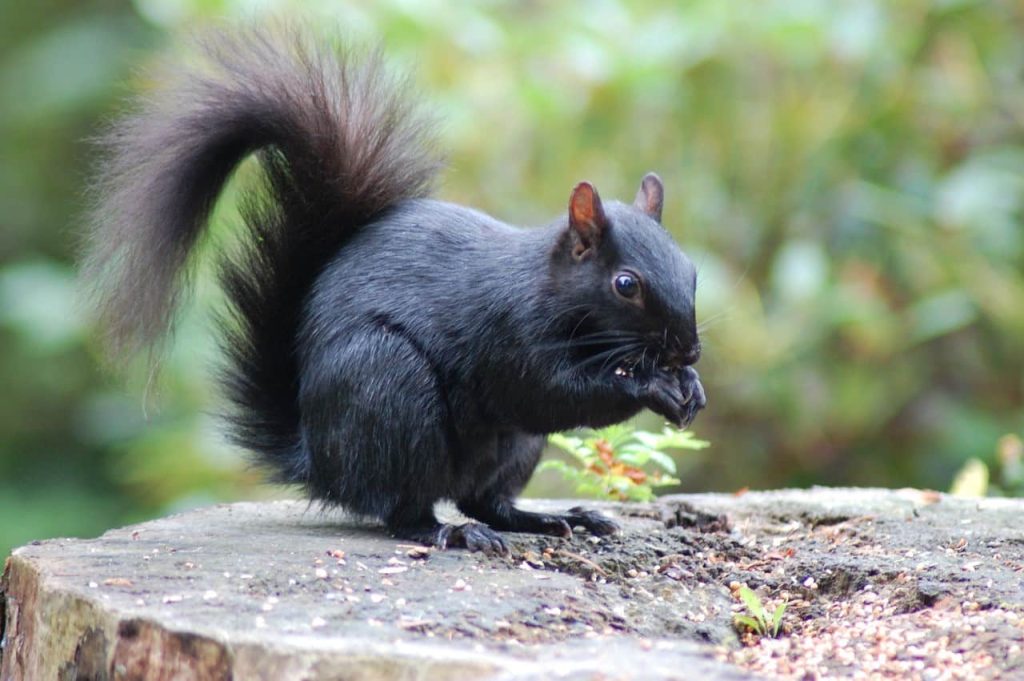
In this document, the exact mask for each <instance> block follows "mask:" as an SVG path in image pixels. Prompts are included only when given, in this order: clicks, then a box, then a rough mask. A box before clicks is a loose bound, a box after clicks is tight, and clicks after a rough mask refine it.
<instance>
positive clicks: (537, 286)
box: [83, 29, 706, 553]
mask: <svg viewBox="0 0 1024 681" xmlns="http://www.w3.org/2000/svg"><path fill="white" fill-rule="evenodd" d="M201 54H202V55H204V56H203V58H202V59H201V60H200V61H198V62H196V63H192V64H191V65H190V66H188V67H186V66H183V65H180V64H179V65H168V67H167V68H165V70H163V71H162V72H159V73H158V74H157V77H156V78H155V79H154V81H155V82H157V83H159V87H158V88H157V89H156V90H155V91H154V92H152V93H151V94H150V95H148V96H147V97H145V98H140V99H139V100H137V101H136V102H135V104H134V107H133V109H132V110H130V111H129V112H128V113H126V114H124V115H123V116H122V117H120V118H119V119H118V120H116V121H115V122H114V123H113V125H112V126H111V127H110V129H109V132H108V133H107V135H106V136H105V138H104V140H103V141H104V146H105V149H106V152H107V153H106V156H105V160H104V161H103V165H102V167H101V172H100V176H99V181H98V185H97V189H98V192H97V196H98V199H97V201H96V205H95V209H94V212H93V215H92V221H91V228H90V230H89V238H88V246H87V253H86V258H85V264H84V269H83V273H84V276H85V278H86V281H87V282H89V283H90V285H91V290H92V291H93V292H94V293H95V294H96V303H97V310H98V315H99V317H100V320H101V322H102V323H103V324H104V325H105V327H106V328H107V330H108V331H109V341H110V343H111V347H112V350H113V352H114V356H115V357H118V358H121V357H125V356H127V355H129V354H131V353H132V352H135V351H139V350H143V349H146V348H149V349H150V351H151V352H156V351H157V350H158V349H159V347H160V344H161V342H162V340H163V339H164V338H165V337H166V335H167V334H168V332H169V331H170V330H171V328H172V326H173V325H172V321H173V316H174V311H175V308H176V306H177V303H178V302H179V299H180V298H181V295H182V293H183V292H184V291H187V283H188V279H189V276H188V275H189V273H190V270H191V266H192V264H193V263H192V260H193V258H192V257H191V256H192V253H193V251H194V250H195V246H196V244H197V243H198V241H199V240H200V237H201V236H202V235H203V234H204V232H205V229H206V223H207V219H208V216H209V212H210V210H211V208H212V207H213V205H214V203H215V200H216V198H217V196H218V194H219V193H220V191H221V189H222V187H223V185H224V183H225V182H226V180H227V179H228V177H229V176H230V174H231V173H232V171H233V170H234V168H235V167H236V166H237V165H238V164H239V163H240V162H241V161H242V160H243V159H244V158H246V157H247V156H248V155H250V154H251V153H253V152H256V153H258V156H259V161H260V167H261V170H262V174H263V177H264V178H265V182H264V183H263V185H264V186H263V191H260V192H251V193H249V194H247V195H246V196H245V197H244V199H243V202H242V204H243V205H242V216H243V221H244V224H245V228H246V230H247V234H246V237H245V238H244V239H242V240H241V244H240V245H239V246H238V247H237V248H234V249H227V248H226V249H223V250H225V251H226V253H225V254H223V255H221V257H220V261H219V267H220V269H219V272H220V281H221V284H222V286H223V288H224V290H225V292H226V294H227V299H228V311H227V313H226V314H225V315H224V316H223V317H222V325H223V327H224V328H223V332H222V346H223V352H224V354H225V357H226V362H225V366H224V369H223V371H222V376H221V378H222V383H223V387H224V389H225V391H226V394H227V397H228V402H229V404H230V406H229V412H228V414H227V415H226V416H227V422H228V424H229V432H230V435H231V437H232V439H233V441H234V442H236V443H238V444H240V445H241V446H243V447H245V448H247V449H249V450H251V451H252V452H254V453H255V454H256V456H257V458H258V460H259V461H260V462H261V463H263V464H266V465H267V466H268V467H269V468H270V469H272V470H273V471H275V472H276V474H277V477H278V478H279V479H280V480H282V481H287V482H293V483H300V484H302V485H304V486H305V487H306V488H307V489H308V491H309V493H310V494H311V495H312V496H313V498H315V499H318V500H321V501H322V502H324V503H325V504H329V505H338V506H341V507H343V508H345V509H347V510H349V511H351V512H354V513H356V514H360V515H364V516H370V517H373V518H378V519H381V520H383V522H384V523H385V524H386V526H387V528H388V530H389V531H390V532H391V533H392V534H393V535H394V536H396V537H401V538H405V539H410V540H416V541H421V542H424V543H427V544H433V545H437V546H441V547H444V546H464V547H467V548H469V549H473V550H483V551H488V552H499V553H503V552H507V551H508V548H507V545H506V543H505V540H504V539H503V538H502V536H501V535H500V534H499V533H498V531H499V530H508V531H518V532H536V533H543V534H551V535H557V536H569V535H571V533H572V528H574V527H583V528H585V529H587V530H589V531H590V532H593V533H596V534H607V533H610V532H614V531H615V530H616V529H617V525H616V524H615V523H614V522H613V521H611V520H610V519H608V518H606V517H605V516H603V515H602V514H600V513H597V512H593V511H586V510H583V509H580V508H575V509H571V510H569V511H568V513H566V514H564V515H549V514H540V513H530V512H526V511H522V510H520V509H517V508H516V507H515V505H514V499H515V497H516V495H517V494H518V493H519V492H520V491H521V490H522V488H523V486H524V485H525V484H526V482H527V480H528V479H529V477H530V475H531V473H532V472H533V470H534V468H535V466H536V464H537V462H538V460H539V459H540V456H541V450H542V448H543V446H544V442H545V435H546V434H547V433H551V432H554V431H559V430H564V429H568V428H573V427H577V426H595V427H596V426H603V425H607V424H611V423H614V422H617V421H621V420H623V419H625V418H628V417H629V416H631V415H633V414H635V413H637V412H638V411H640V410H641V409H643V408H645V407H646V408H649V409H651V410H653V411H655V412H656V413H658V414H661V415H662V416H664V417H665V418H667V419H668V420H669V421H671V422H673V423H675V424H677V425H679V426H685V425H687V424H689V423H690V422H691V421H692V419H693V417H694V415H695V414H696V413H697V411H698V410H700V409H702V408H703V407H704V405H705V402H706V400H705V396H704V390H703V388H702V386H701V384H700V381H699V378H698V375H697V373H696V371H695V370H694V369H693V368H692V365H693V364H694V363H696V362H697V360H698V358H699V356H700V343H699V340H698V335H697V327H696V323H695V315H694V289H695V285H696V275H695V269H694V267H693V265H692V263H691V262H690V261H689V260H688V259H687V257H686V256H685V255H684V254H683V253H682V252H681V251H680V250H679V247H678V246H677V245H676V244H675V242H674V241H673V240H672V238H671V237H670V236H669V234H668V233H667V232H666V231H665V229H664V228H663V227H662V226H661V224H660V221H661V209H662V197H663V189H662V183H661V181H660V180H659V179H658V177H657V176H656V175H654V174H649V175H647V176H646V177H644V178H643V181H642V184H641V187H640V190H639V192H638V193H637V196H636V200H635V202H634V203H633V204H632V205H627V204H623V203H618V202H609V203H604V202H602V201H601V199H600V197H599V196H598V193H597V191H596V190H595V188H594V187H593V186H592V185H591V184H589V183H587V182H581V183H580V184H578V185H577V186H576V187H575V189H573V191H572V194H571V198H570V201H569V209H568V212H567V214H565V215H563V216H562V217H560V218H558V219H557V220H555V221H554V222H553V223H552V224H551V225H549V226H548V227H546V228H540V229H519V228H516V227H512V226H509V225H506V224H504V223H502V222H499V221H497V220H495V219H494V218H491V217H489V216H487V215H485V214H483V213H480V212H478V211H475V210H472V209H470V208H465V207H462V206H458V205H453V204H450V203H445V202H442V201H438V200H435V199H431V198H428V194H429V191H430V187H431V184H432V182H433V181H434V178H435V176H436V174H437V172H438V170H439V168H440V165H441V164H440V162H439V157H438V155H437V154H436V153H435V152H434V150H433V149H434V145H433V137H432V134H431V133H432V129H433V127H434V126H432V124H431V122H430V120H429V119H428V118H425V117H424V116H423V115H422V114H421V113H419V111H418V109H417V108H416V106H415V105H414V102H413V101H412V98H411V97H410V96H409V94H408V87H407V86H406V84H405V82H404V81H402V80H400V79H395V78H394V77H392V76H391V75H389V72H388V71H387V70H386V68H385V67H384V66H383V65H382V60H381V58H380V55H379V54H369V55H363V56H357V55H354V54H353V53H352V52H351V51H345V50H339V49H335V48H333V47H330V46H328V44H326V43H323V42H318V41H317V40H315V39H311V38H309V36H308V34H306V33H305V32H303V31H296V30H283V31H281V30H279V31H269V30H265V29H249V30H242V31H236V32H228V31H217V32H215V33H213V34H212V35H211V36H207V38H206V39H205V40H204V41H203V49H202V50H201ZM442 499H449V500H453V501H454V502H455V504H456V505H457V507H458V508H459V510H460V511H462V512H463V513H464V514H465V515H467V516H468V517H470V518H473V519H475V520H478V521H481V522H480V523H477V522H470V523H466V524H462V525H458V526H453V525H448V524H442V523H439V522H438V521H437V519H436V517H435V515H434V510H433V507H434V504H435V502H437V501H438V500H442ZM481 523H485V524H481Z"/></svg>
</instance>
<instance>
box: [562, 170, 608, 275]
mask: <svg viewBox="0 0 1024 681" xmlns="http://www.w3.org/2000/svg"><path fill="white" fill-rule="evenodd" d="M607 228H608V219H607V218H606V217H605V215H604V208H603V207H602V206H601V197H600V196H598V195H597V190H596V189H594V185H592V184H590V183H589V182H580V183H579V184H578V185H576V187H575V189H573V190H572V197H571V198H570V199H569V236H570V238H571V241H572V256H573V257H574V258H575V259H576V260H582V259H583V258H584V257H585V256H586V255H587V254H589V253H590V252H591V251H593V250H594V249H596V248H597V247H598V246H600V244H601V237H602V236H603V235H604V231H605V229H607Z"/></svg>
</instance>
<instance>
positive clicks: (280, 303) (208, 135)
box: [83, 28, 439, 480]
mask: <svg viewBox="0 0 1024 681" xmlns="http://www.w3.org/2000/svg"><path fill="white" fill-rule="evenodd" d="M199 43H200V45H199V47H200V49H199V50H198V54H197V57H198V58H197V59H196V60H195V61H194V62H190V63H188V64H187V65H182V64H175V65H173V66H170V65H165V66H164V67H163V68H161V69H160V70H158V71H157V72H156V73H155V74H154V77H153V82H154V83H156V89H155V91H154V92H152V93H151V94H150V95H148V96H147V97H144V98H140V99H139V100H138V102H137V104H136V106H135V107H134V109H133V110H132V111H131V112H129V113H127V114H126V115H124V116H123V117H121V118H120V119H118V120H116V121H115V122H114V124H113V125H112V126H111V127H110V129H109V132H108V134H107V135H106V136H105V138H104V139H103V140H102V143H103V145H104V147H105V148H106V151H107V152H108V154H107V157H106V160H105V165H104V166H103V168H102V171H101V173H100V178H99V181H98V183H97V187H96V188H97V200H96V203H95V206H94V209H93V213H92V220H91V229H90V231H89V238H88V241H87V252H86V256H85V261H84V268H83V276H84V279H85V281H86V283H87V285H88V286H89V289H90V291H91V292H92V293H93V294H94V298H95V302H96V309H97V312H98V315H99V320H100V322H101V324H102V325H103V327H104V328H105V329H106V331H107V333H108V340H109V343H110V347H111V349H112V351H113V352H114V353H115V356H118V357H122V356H124V355H125V354H131V353H134V352H137V351H140V350H144V349H147V348H149V349H153V348H157V349H159V347H160V344H161V342H162V340H163V339H164V338H165V337H166V336H167V334H168V332H169V331H170V330H171V328H172V325H173V320H174V314H175V309H176V307H177V305H178V303H179V301H180V299H181V298H182V294H183V293H185V292H187V290H188V280H189V273H190V270H191V269H192V265H193V263H192V262H191V260H193V258H192V257H191V254H192V251H193V249H194V247H195V245H196V243H197V242H198V240H199V238H200V236H201V235H202V233H203V231H204V229H205V226H206V222H207V219H208V216H209V213H210V210H211V209H212V207H213V205H214V203H215V201H216V198H217V196H218V195H219V193H220V191H221V189H222V188H223V185H224V183H225V182H226V180H227V179H228V177H229V176H230V174H231V172H232V171H233V169H234V168H235V167H236V166H237V165H238V163H239V162H240V161H241V160H242V159H243V158H245V157H246V156H248V155H249V154H250V153H252V152H255V151H259V152H260V161H261V164H262V167H263V171H264V173H265V178H266V182H265V184H266V187H265V191H264V192H261V193H258V194H253V195H250V196H248V197H246V198H245V199H244V201H243V211H242V212H243V218H244V222H245V225H246V228H247V230H248V232H249V234H247V235H246V236H245V238H244V239H242V244H243V246H242V248H241V249H240V252H236V253H234V254H232V255H231V256H224V257H223V260H222V263H221V281H222V283H223V285H224V288H225V290H226V292H227V294H228V300H229V314H228V318H227V320H226V321H227V322H228V323H227V324H226V330H225V338H224V342H223V346H224V348H225V350H226V352H227V355H228V362H227V367H226V372H225V385H226V387H227V392H228V397H229V399H230V401H231V403H232V406H233V408H232V409H231V416H230V421H231V423H232V425H233V431H232V432H233V435H234V439H235V440H236V441H237V442H238V443H239V444H241V445H243V446H245V447H247V448H249V449H252V450H254V451H255V452H256V453H257V454H258V455H260V457H261V458H262V459H263V460H264V462H265V463H268V464H271V466H272V467H273V468H275V469H277V470H278V471H279V472H281V473H282V474H284V477H285V478H287V479H292V480H301V478H302V477H303V476H302V470H301V469H302V468H304V462H303V461H302V460H301V457H300V456H299V454H300V452H298V451H297V449H296V448H297V447H298V422H299V415H298V412H297V406H296V395H297V383H298V364H297V359H296V355H295V352H296V347H295V345H296V334H297V330H298V326H299V323H300V316H301V310H302V307H303V303H304V300H305V298H306V296H307V294H308V292H309V290H310V287H311V286H312V285H313V281H314V279H315V278H316V276H317V274H318V273H319V271H320V270H321V268H322V267H323V266H324V265H325V264H326V262H327V261H328V260H329V259H330V257H331V256H332V255H333V254H334V253H335V252H336V251H337V250H338V249H339V248H340V247H341V246H342V244H343V243H344V241H345V240H346V239H347V238H348V237H349V236H350V235H351V234H352V232H353V231H354V230H356V229H358V227H360V226H361V225H364V224H366V223H367V222H368V221H369V220H371V219H372V218H373V217H374V216H376V215H378V214H380V213H381V212H382V211H385V210H386V209H388V208H389V207H390V206H392V205H394V204H395V203H397V202H399V201H402V200H404V199H408V198H413V197H417V196H422V195H424V194H426V193H427V192H428V191H429V188H430V185H431V184H432V181H433V179H434V177H435V175H436V171H437V169H438V167H439V161H438V159H437V157H436V155H435V154H434V153H433V150H432V147H431V138H430V136H429V135H428V134H427V132H428V125H427V123H428V121H426V120H425V119H424V118H423V117H422V116H421V115H419V114H418V113H417V111H415V110H414V107H413V103H412V100H411V98H410V97H409V96H408V94H407V93H406V92H405V89H406V88H405V86H404V83H403V82H402V81H401V80H396V79H394V78H393V77H391V76H390V75H389V73H388V72H387V70H386V69H385V68H384V66H383V65H382V63H381V59H380V57H379V55H368V56H362V57H356V56H354V55H353V54H352V53H351V52H346V51H344V50H337V49H334V48H332V47H329V46H328V45H326V44H325V43H323V42H318V41H316V40H314V39H312V38H311V37H310V36H309V35H308V34H307V33H306V32H304V31H302V30H300V29H296V28H278V29H269V30H268V29H249V30H244V31H238V32H227V31H216V32H212V33H210V34H207V35H205V36H203V37H202V38H201V40H200V41H199Z"/></svg>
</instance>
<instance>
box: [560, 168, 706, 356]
mask: <svg viewBox="0 0 1024 681" xmlns="http://www.w3.org/2000/svg"><path fill="white" fill-rule="evenodd" d="M663 197H664V188H663V185H662V182H661V179H660V178H659V177H658V176H657V175H655V174H654V173H648V174H647V175H646V176H645V177H644V179H643V181H642V182H641V183H640V189H639V191H638V192H637V195H636V199H635V200H634V202H633V203H632V204H631V205H627V204H623V203H619V202H618V201H612V202H609V203H608V204H603V203H602V202H601V198H600V196H598V193H597V190H596V189H595V188H594V186H593V185H592V184H590V183H589V182H581V183H580V184H578V185H576V187H575V189H573V192H572V196H571V198H570V199H569V212H568V219H567V221H566V222H565V223H564V231H563V232H562V238H561V239H559V242H558V247H557V248H556V252H555V253H554V254H553V263H554V269H555V272H554V274H555V276H556V277H557V278H558V279H559V280H561V282H562V284H563V286H558V287H557V288H559V289H561V290H562V291H565V292H566V293H567V294H568V295H570V296H571V297H572V300H566V301H565V303H567V304H571V305H572V306H573V310H574V312H573V314H571V315H570V319H569V320H567V321H569V322H570V323H571V324H572V327H571V340H570V342H571V344H572V345H573V346H574V347H575V349H576V350H577V351H578V355H579V356H581V357H583V358H585V360H586V361H593V362H594V363H595V364H597V363H599V364H600V366H602V367H605V368H609V369H611V370H615V371H617V372H628V373H632V371H633V370H634V369H638V368H639V367H640V366H641V365H644V366H650V367H652V368H653V367H658V368H667V369H678V368H680V367H682V366H689V365H692V364H694V363H696V362H697V360H698V359H699V358H700V341H699V339H698V336H697V324H696V315H695V307H694V293H695V287H696V278H697V277H696V269H695V268H694V266H693V263H692V262H690V259H689V258H687V257H686V255H685V254H683V252H682V251H681V250H680V249H679V246H678V245H677V244H676V242H675V241H674V240H673V239H672V237H671V236H670V235H669V233H668V232H667V231H665V228H664V227H662V225H661V207H662V200H663ZM566 282H571V285H569V286H564V284H565V283H566Z"/></svg>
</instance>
